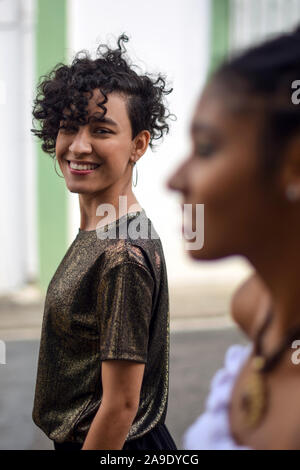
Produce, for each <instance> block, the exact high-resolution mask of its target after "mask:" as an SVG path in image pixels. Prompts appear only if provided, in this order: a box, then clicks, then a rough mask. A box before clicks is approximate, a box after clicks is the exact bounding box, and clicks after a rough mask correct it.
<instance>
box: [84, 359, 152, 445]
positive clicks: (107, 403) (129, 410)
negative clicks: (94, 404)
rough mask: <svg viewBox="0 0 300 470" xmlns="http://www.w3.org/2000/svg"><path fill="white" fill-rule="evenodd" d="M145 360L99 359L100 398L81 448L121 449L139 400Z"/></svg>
mask: <svg viewBox="0 0 300 470" xmlns="http://www.w3.org/2000/svg"><path fill="white" fill-rule="evenodd" d="M144 369H145V364H143V363H137V362H133V361H126V360H109V361H104V362H102V388H103V395H102V402H101V405H100V407H99V410H98V411H97V414H96V416H95V417H94V419H93V421H92V424H91V426H90V429H89V432H88V434H87V436H86V439H85V441H84V444H83V447H82V450H92V449H93V450H100V449H106V450H113V449H118V450H120V449H122V448H123V445H124V442H125V439H126V436H127V434H128V432H129V429H130V426H131V424H132V422H133V420H134V418H135V415H136V413H137V410H138V406H139V400H140V390H141V384H142V379H143V375H144Z"/></svg>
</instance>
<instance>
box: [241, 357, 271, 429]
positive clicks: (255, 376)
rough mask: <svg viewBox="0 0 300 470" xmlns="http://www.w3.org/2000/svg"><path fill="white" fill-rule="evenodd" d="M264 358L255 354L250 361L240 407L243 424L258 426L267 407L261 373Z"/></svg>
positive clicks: (263, 379)
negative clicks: (249, 369)
mask: <svg viewBox="0 0 300 470" xmlns="http://www.w3.org/2000/svg"><path fill="white" fill-rule="evenodd" d="M263 365H264V358H263V357H260V356H256V357H254V358H253V359H252V361H251V369H252V370H251V372H250V374H249V377H248V378H247V379H246V380H245V386H244V391H243V393H242V398H241V409H242V414H243V419H244V423H245V426H246V427H248V428H254V427H256V426H258V424H259V423H260V421H261V419H262V418H263V416H264V414H265V412H266V409H267V398H268V397H267V387H266V383H265V378H264V376H263V373H262V372H260V370H261V368H262V367H263Z"/></svg>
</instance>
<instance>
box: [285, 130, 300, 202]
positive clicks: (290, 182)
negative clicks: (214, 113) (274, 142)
mask: <svg viewBox="0 0 300 470" xmlns="http://www.w3.org/2000/svg"><path fill="white" fill-rule="evenodd" d="M283 158H284V162H283V166H282V171H281V182H282V186H283V190H284V192H286V190H287V188H289V187H293V188H294V189H295V190H297V192H298V194H299V198H300V135H297V136H295V137H293V138H292V139H291V141H290V143H289V144H288V146H287V148H286V149H285V152H284V155H283Z"/></svg>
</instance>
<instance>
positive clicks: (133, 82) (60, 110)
mask: <svg viewBox="0 0 300 470" xmlns="http://www.w3.org/2000/svg"><path fill="white" fill-rule="evenodd" d="M125 42H128V37H127V36H126V35H125V34H122V35H120V36H119V38H118V41H117V44H118V47H117V48H116V49H111V48H110V47H109V46H107V45H105V44H100V45H99V46H98V48H97V55H96V59H95V60H94V59H92V58H91V56H90V54H89V53H88V52H87V51H85V50H84V51H80V52H78V53H77V54H76V55H75V57H74V59H73V61H72V63H71V65H65V64H63V63H59V64H57V65H56V66H55V67H54V68H53V70H51V71H50V73H49V74H47V75H44V76H42V77H41V79H40V82H39V84H38V87H37V96H36V98H35V100H34V106H33V118H34V119H33V126H34V128H33V129H31V131H32V133H33V134H34V135H36V136H37V137H39V138H40V139H41V140H42V149H43V150H44V152H46V153H48V154H49V155H51V156H54V154H55V143H56V138H57V134H58V131H59V129H60V127H61V126H60V123H61V121H62V120H63V122H64V126H63V127H72V128H75V129H77V128H78V126H80V125H84V124H86V123H87V122H88V121H87V114H88V113H87V110H86V108H87V105H88V101H89V99H90V98H91V97H92V95H93V90H95V89H99V90H100V92H101V94H102V95H103V97H104V98H103V100H102V101H101V102H100V103H98V106H99V108H100V110H101V111H102V114H101V115H100V116H101V117H103V116H104V115H105V113H106V111H107V110H106V108H105V103H106V102H107V99H108V98H107V94H109V93H112V92H118V93H121V94H123V95H125V96H126V97H127V111H128V116H129V119H130V122H131V128H132V138H134V137H135V136H136V135H138V133H139V132H141V131H142V130H148V131H149V132H150V143H149V145H150V147H151V148H152V149H153V147H154V141H156V140H158V139H160V138H161V137H163V134H164V133H168V132H169V125H168V122H167V121H168V119H169V118H170V119H172V118H175V116H174V114H170V112H169V111H168V109H167V107H166V105H165V103H164V95H168V94H169V93H171V92H172V91H173V89H172V88H170V89H167V87H166V79H165V77H163V76H162V75H158V76H156V77H153V76H152V75H150V74H145V75H138V74H137V73H136V72H135V70H134V66H133V65H132V64H130V62H129V59H128V57H126V56H125V57H124V54H125V53H126V48H125V46H124V43H125ZM100 116H99V117H100ZM35 122H37V123H38V124H39V126H38V127H39V128H37V126H36V125H35Z"/></svg>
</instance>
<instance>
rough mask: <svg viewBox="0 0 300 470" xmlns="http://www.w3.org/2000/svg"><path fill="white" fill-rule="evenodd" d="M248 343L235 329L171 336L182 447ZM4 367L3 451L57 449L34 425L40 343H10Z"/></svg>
mask: <svg viewBox="0 0 300 470" xmlns="http://www.w3.org/2000/svg"><path fill="white" fill-rule="evenodd" d="M237 342H238V343H245V338H244V336H243V335H241V334H240V333H239V332H237V330H236V329H235V328H231V327H227V328H222V329H210V330H199V331H185V332H183V331H178V332H174V331H173V332H172V333H171V355H170V393H169V407H168V415H167V421H166V424H167V426H168V428H169V430H170V432H171V434H172V435H173V437H174V440H175V442H176V444H177V447H178V448H179V449H180V448H182V443H181V437H182V434H183V432H184V430H185V429H186V428H187V427H188V425H189V424H191V423H192V422H193V420H194V419H195V418H196V417H197V416H198V415H199V414H200V413H201V411H202V409H203V405H204V400H205V397H206V395H207V392H208V389H209V383H210V380H211V377H212V375H213V374H214V372H215V371H216V370H217V369H218V368H219V367H220V366H221V365H222V361H223V357H224V352H225V350H226V349H227V347H228V346H229V345H231V344H233V343H237ZM6 346H7V354H6V362H7V363H6V364H5V365H0V383H1V392H0V410H1V415H0V449H1V450H3V449H52V443H51V442H50V441H49V440H48V439H47V438H46V437H45V436H44V434H43V433H42V432H41V431H40V430H39V429H38V428H37V427H36V426H35V425H34V424H33V422H32V419H31V410H32V400H33V393H34V382H35V374H36V363H37V357H38V348H39V342H38V340H21V341H7V342H6Z"/></svg>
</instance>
